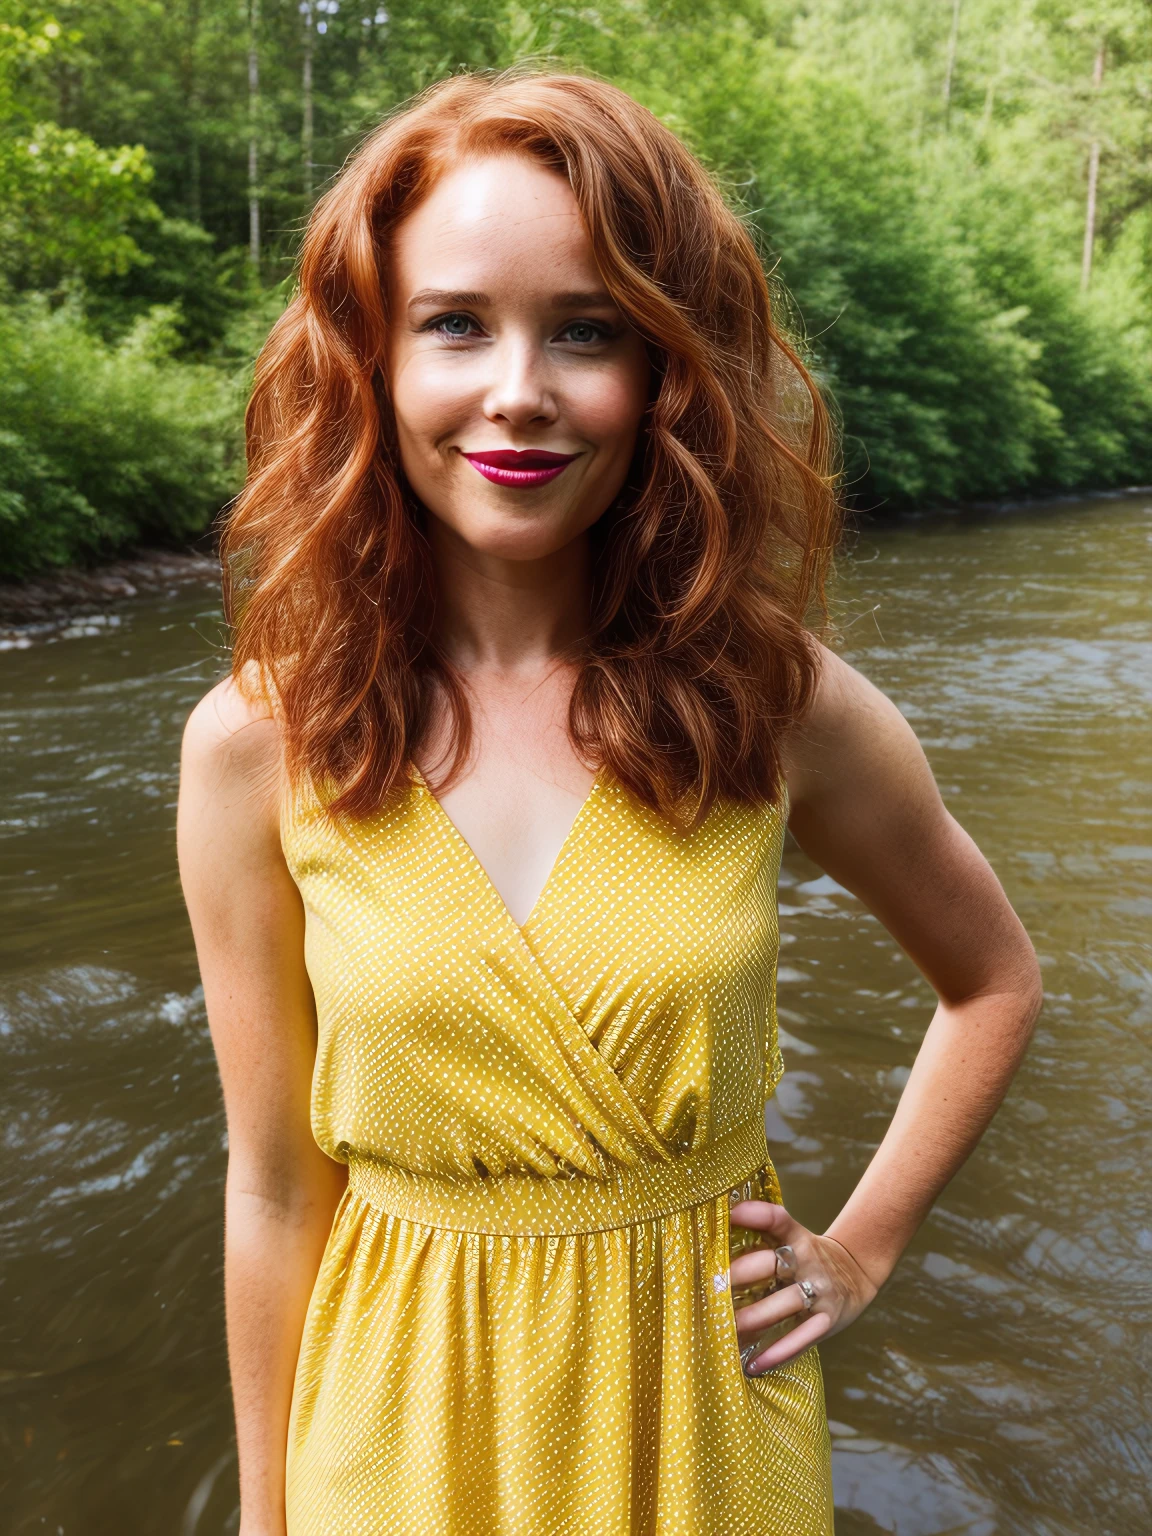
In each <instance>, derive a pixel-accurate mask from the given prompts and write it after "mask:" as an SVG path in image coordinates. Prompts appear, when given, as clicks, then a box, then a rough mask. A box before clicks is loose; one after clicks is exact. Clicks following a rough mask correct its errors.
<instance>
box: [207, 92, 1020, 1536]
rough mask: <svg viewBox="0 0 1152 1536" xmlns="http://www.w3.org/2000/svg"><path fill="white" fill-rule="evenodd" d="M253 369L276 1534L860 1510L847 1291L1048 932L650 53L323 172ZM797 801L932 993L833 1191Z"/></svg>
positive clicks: (216, 911) (265, 1458)
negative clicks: (977, 842) (917, 733)
mask: <svg viewBox="0 0 1152 1536" xmlns="http://www.w3.org/2000/svg"><path fill="white" fill-rule="evenodd" d="M247 425H248V442H249V464H250V467H249V478H248V483H247V485H246V487H245V490H244V492H243V495H242V496H241V497H240V498H239V501H238V503H237V504H236V506H235V508H234V509H233V510H232V512H231V514H230V519H229V522H228V526H227V528H226V530H225V541H224V551H225V566H226V571H227V574H228V585H229V588H230V594H229V596H230V604H231V612H232V614H233V617H234V620H235V625H236V630H235V654H234V669H233V676H232V679H231V680H229V681H227V682H225V683H223V684H221V685H220V686H219V687H217V688H215V689H214V690H213V691H212V692H211V693H210V694H209V695H208V697H207V698H206V699H205V700H204V701H203V702H202V703H201V704H200V705H199V706H198V707H197V709H196V711H195V712H194V713H193V715H192V717H191V719H190V721H189V724H188V728H187V733H186V743H185V755H184V764H183V782H182V789H181V806H180V827H179V836H180V855H181V868H182V877H183V881H184V887H185V892H186V896H187V901H188V906H189V910H190V913H191V917H192V923H193V928H194V931H195V937H196V943H197V948H198V952H199V957H200V964H201V969H202V973H203V977H204V986H205V994H206V998H207V1006H208V1015H209V1019H210V1022H211V1028H212V1033H213V1038H214V1041H215V1045H216V1050H217V1054H218V1058H219V1063H220V1070H221V1075H222V1079H223V1086H224V1095H225V1103H226V1108H227V1116H228V1128H229V1168H228V1186H227V1241H226V1295H227V1314H228V1332H229V1347H230V1356H231V1368H232V1378H233V1387H234V1394H235V1402H236V1417H237V1430H238V1442H239V1455H240V1477H241V1504H242V1522H241V1531H242V1536H270V1533H277V1536H282V1533H284V1532H285V1531H288V1532H291V1533H293V1536H304V1533H308V1536H360V1533H364V1536H367V1533H384V1532H395V1531H405V1532H412V1533H417V1532H428V1533H433V1532H434V1533H444V1536H463V1533H472V1532H475V1533H484V1536H511V1533H513V1532H515V1533H525V1536H527V1533H533V1536H536V1533H540V1536H556V1533H569V1536H618V1533H625V1532H659V1533H663V1536H671V1533H684V1536H721V1533H723V1536H741V1533H749V1536H752V1533H755V1536H775V1533H779V1536H808V1533H817V1532H826V1531H830V1530H831V1528H832V1513H831V1509H832V1501H831V1493H830V1481H829V1449H828V1433H827V1424H826V1420H825V1416H824V1406H823V1395H822V1388H821V1379H820V1370H819V1363H818V1360H817V1357H816V1352H815V1350H814V1349H812V1348H811V1346H812V1345H813V1343H814V1342H815V1341H816V1340H817V1339H820V1338H823V1337H825V1336H827V1335H829V1334H831V1333H833V1332H835V1331H837V1330H838V1329H841V1328H843V1327H845V1326H846V1325H847V1324H848V1323H850V1322H851V1321H852V1320H853V1319H854V1318H856V1317H857V1316H859V1314H860V1312H861V1311H863V1309H864V1308H865V1307H866V1306H867V1305H868V1303H869V1302H870V1301H871V1300H872V1298H873V1297H874V1296H875V1295H876V1292H877V1290H878V1289H879V1287H880V1286H881V1285H883V1283H884V1281H885V1280H886V1279H887V1278H888V1276H889V1274H890V1273H891V1272H892V1269H893V1266H894V1265H895V1263H896V1261H897V1259H898V1258H899V1256H900V1253H901V1251H902V1250H903V1248H904V1247H905V1245H906V1244H907V1242H908V1240H909V1238H910V1237H911V1236H912V1234H913V1233H914V1232H915V1230H916V1228H917V1226H918V1225H919V1223H920V1222H921V1220H922V1219H923V1218H924V1215H925V1214H926V1212H927V1211H928V1209H929V1207H930V1206H931V1204H932V1201H933V1200H934V1199H935V1197H936V1196H937V1194H938V1193H939V1192H940V1190H941V1189H942V1188H943V1186H944V1185H945V1184H946V1182H947V1181H948V1179H949V1178H950V1177H951V1176H952V1174H953V1173H955V1171H956V1169H957V1168H958V1167H959V1166H960V1164H961V1162H962V1161H963V1159H964V1158H965V1156H966V1155H967V1154H968V1152H969V1151H970V1150H971V1148H972V1147H973V1145H974V1144H975V1142H976V1140H977V1139H978V1137H979V1136H980V1134H981V1132H982V1131H983V1129H984V1127H985V1125H986V1124H987V1122H988V1120H989V1118H990V1117H991V1115H992V1114H993V1112H994V1110H995V1108H996V1106H997V1104H998V1103H999V1101H1000V1099H1001V1097H1002V1096H1003V1094H1004V1092H1005V1090H1006V1087H1007V1084H1008V1082H1009V1080H1010V1078H1011V1075H1012V1072H1013V1070H1014V1068H1015V1067H1016V1065H1017V1063H1018V1061H1019V1059H1020V1056H1021V1054H1022V1052H1023V1050H1024V1048H1025V1045H1026V1042H1027V1039H1028V1035H1029V1032H1030V1029H1031V1026H1032V1023H1033V1020H1034V1016H1035V1013H1036V1011H1037V1006H1038V1001H1037V1000H1038V997H1039V983H1038V979H1037V969H1036V963H1035V959H1034V957H1033V954H1032V951H1031V947H1030V945H1029V943H1028V940H1027V938H1026V936H1025V934H1024V932H1023V931H1022V929H1021V927H1020V924H1019V922H1018V921H1017V919H1016V917H1015V915H1014V914H1013V912H1012V910H1011V908H1010V907H1009V905H1008V902H1007V900H1006V899H1005V897H1004V894H1003V892H1002V891H1001V889H1000V886H999V885H998V883H997V881H996V878H995V876H994V875H993V873H992V871H991V870H990V869H989V867H988V865H987V864H986V863H985V861H984V859H983V858H982V857H981V855H980V854H979V852H978V851H977V850H976V848H975V847H974V846H973V844H972V843H971V842H970V841H969V839H968V838H967V837H966V836H965V834H964V833H963V832H962V831H961V830H960V828H959V827H958V826H957V825H956V824H955V822H953V821H952V819H951V818H950V817H949V815H948V814H947V812H946V811H945V810H944V807H943V805H942V803H941V800H940V797H939V795H938V793H937V791H936V788H935V786H934V783H933V781H932V777H931V774H930V772H929V769H928V767H927V765H926V763H925V760H924V757H923V754H922V753H921V751H920V749H919V747H918V745H917V743H916V741H915V738H914V737H913V735H912V733H911V731H910V730H909V729H908V727H907V725H906V724H905V723H904V721H903V720H902V718H901V717H900V715H899V714H898V713H897V711H896V710H895V708H894V707H893V706H892V705H891V704H890V703H888V701H887V700H886V699H884V698H883V697H882V696H881V695H880V694H878V693H877V692H876V690H875V689H874V688H872V687H871V686H870V685H869V684H868V683H867V682H866V681H865V680H864V679H863V678H862V677H860V676H859V675H858V674H857V673H855V672H854V671H853V670H852V669H851V668H850V667H848V666H846V665H845V664H844V663H843V662H841V661H839V660H838V659H837V658H836V657H835V656H834V655H833V654H832V653H831V652H830V651H828V650H826V649H825V648H824V647H823V646H821V645H820V644H819V643H818V641H817V640H816V639H814V638H813V637H812V636H811V635H810V634H809V633H808V632H807V631H806V629H805V617H806V615H807V614H809V613H810V612H811V611H812V609H813V605H816V608H817V610H818V607H819V603H820V600H821V593H822V581H823V576H824V572H825V569H826V566H827V563H828V560H829V556H830V552H831V547H832V543H833V535H834V528H835V495H834V489H833V482H832V478H831V476H830V474H829V470H828V458H829V435H828V429H827V418H826V415H825V412H824V409H823V407H822V405H821V402H820V399H819V396H818V395H817V393H816V391H815V389H814V388H813V386H812V385H811V383H810V381H809V379H808V376H807V374H806V373H805V372H804V369H803V368H802V366H801V365H800V363H799V362H798V360H797V358H796V357H795V355H794V354H793V352H792V351H791V350H790V349H789V347H788V346H787V344H786V343H785V341H784V340H783V339H782V337H781V335H780V334H779V333H778V331H777V330H776V329H775V328H774V325H773V322H772V317H771V312H770V306H769V295H768V289H767V287H766V284H765V280H764V277H763V273H762V270H761V267H760V265H759V263H758V261H757V259H756V254H755V250H754V247H753V245H752V243H751V241H750V240H749V237H748V235H747V233H746V231H745V229H744V228H743V226H742V225H741V223H740V222H739V221H738V220H737V219H736V218H735V217H734V216H733V215H732V214H731V213H730V212H729V211H728V209H727V208H726V207H725V204H724V202H723V200H722V198H721V197H720V196H719V194H718V192H717V191H716V189H715V188H714V186H713V185H712V183H711V182H710V181H709V179H708V177H707V176H706V174H705V173H704V171H703V170H702V168H701V167H700V165H699V164H698V163H697V162H696V161H695V160H694V159H693V157H692V156H691V155H690V154H689V153H688V152H687V150H686V149H685V148H684V147H683V146H682V145H681V144H680V143H679V142H678V141H677V140H676V138H675V137H674V136H673V135H672V134H671V133H669V132H668V131H667V130H666V129H665V128H663V127H662V126H661V125H660V124H659V122H658V121H657V120H656V119H655V118H654V117H652V116H651V115H650V114H649V113H648V112H646V111H645V110H644V109H642V108H641V107H639V106H637V105H636V104H635V103H634V102H633V101H632V100H631V99H630V98H629V97H627V96H626V95H624V94H623V93H622V92H620V91H618V90H616V89H614V88H613V87H610V86H607V85H604V84H601V83H598V82H595V81H591V80H586V79H581V78H577V77H571V76H556V75H532V74H527V75H525V74H516V73H513V74H511V75H505V76H500V77H496V78H487V77H484V78H480V77H457V78H453V79H451V80H449V81H447V82H444V83H443V84H441V85H439V86H437V87H435V88H434V89H432V90H431V91H429V92H427V93H426V94H425V95H424V96H423V97H421V98H420V99H419V100H418V101H417V102H416V104H415V105H414V106H413V107H411V108H410V109H409V110H408V111H406V112H404V113H402V114H400V115H399V116H397V117H395V118H393V119H392V120H391V121H389V122H388V123H386V124H385V125H384V126H383V127H382V128H381V129H380V130H379V131H378V132H376V133H375V134H374V135H373V136H372V137H371V138H369V139H368V141H367V142H366V143H365V145H364V146H363V147H362V149H361V150H360V152H359V153H358V155H357V156H356V157H355V158H354V159H353V161H352V162H351V163H350V165H349V166H348V167H347V168H346V169H345V171H344V172H343V174H342V176H341V177H340V178H339V179H338V180H337V182H336V183H335V185H334V186H333V187H332V189H331V190H330V191H329V192H328V194H327V195H326V196H325V197H324V198H323V200H322V201H321V203H320V204H319V206H318V207H317V208H316V210H315V212H314V214H313V215H312V218H311V220H310V223H309V226H308V231H307V235H306V238H305V242H304V249H303V255H302V261H301V268H300V289H299V294H298V296H297V297H296V298H295V299H294V300H293V302H292V304H291V305H290V306H289V308H288V310H287V311H286V313H285V314H284V316H283V317H282V318H281V320H280V321H279V322H278V323H277V325H276V327H275V328H274V330H273V332H272V335H271V337H270V338H269V340H268V342H267V344H266V346H265V348H264V350H263V352H262V354H261V357H260V361H259V366H258V369H257V377H256V384H255V390H254V394H253V397H252V402H251V405H250V408H249V413H248V422H247ZM786 820H787V824H788V826H790V828H791V829H792V831H793V833H794V834H795V836H796V838H797V840H798V842H799V843H800V845H801V846H802V847H803V848H804V849H805V851H806V852H807V853H808V854H810V855H811V856H812V857H813V858H814V859H816V860H817V861H818V862H819V863H820V864H821V865H822V866H823V867H824V868H825V869H826V870H828V871H829V872H830V873H831V874H832V875H833V876H834V878H835V879H837V880H838V881H840V882H841V884H843V885H844V886H846V887H847V888H848V889H850V890H852V891H854V892H855V893H856V894H857V895H858V896H860V897H861V898H862V899H863V900H864V901H865V902H866V903H867V904H868V905H869V907H870V908H871V909H872V911H873V912H875V913H876V914H877V916H878V917H879V918H880V920H881V921H882V922H883V923H884V924H885V925H886V926H887V928H888V929H889V931H890V932H891V933H892V934H893V935H894V936H895V937H896V939H897V940H898V941H899V942H900V944H901V945H902V946H903V947H904V949H905V950H906V951H907V952H908V954H910V955H911V956H912V958H913V960H914V961H915V962H916V963H917V965H918V966H919V967H920V969H921V970H922V971H923V973H924V974H925V976H927V977H928V979H929V980H930V982H931V983H932V985H933V987H934V988H935V991H936V993H937V995H938V998H939V1006H938V1008H937V1010H936V1014H935V1017H934V1018H933V1020H932V1023H931V1025H930V1027H929V1030H928V1034H927V1036H926V1038H925V1042H924V1045H923V1047H922V1049H921V1051H920V1054H919V1056H918V1058H917V1061H916V1065H915V1068H914V1070H913V1072H912V1075H911V1078H910V1080H909V1083H908V1085H907V1088H906V1089H905V1092H904V1095H903V1097H902V1099H901V1102H900V1106H899V1109H898V1111H897V1113H896V1115H895V1117H894V1119H893V1122H892V1125H891V1127H890V1129H889V1130H888V1132H887V1135H886V1136H885V1138H884V1141H883V1142H882V1144H881V1146H880V1148H879V1150H878V1152H877V1153H876V1156H875V1158H874V1160H873V1161H872V1163H871V1165H870V1166H869V1168H868V1170H867V1172H866V1173H865V1175H864V1177H863V1178H862V1180H861V1181H860V1184H859V1186H858V1187H857V1189H856V1191H855V1192H854V1194H853V1195H852V1197H851V1199H850V1200H849V1201H848V1203H847V1205H846V1206H845V1207H844V1209H843V1210H842V1211H841V1213H840V1214H839V1216H838V1217H837V1218H836V1220H835V1221H834V1222H833V1224H832V1226H831V1227H830V1228H829V1230H828V1231H827V1232H826V1233H823V1234H818V1233H815V1232H811V1231H808V1230H807V1229H806V1228H804V1227H803V1226H802V1225H801V1224H800V1223H799V1222H797V1221H795V1220H794V1219H793V1218H792V1217H791V1216H790V1215H789V1214H788V1212H787V1211H786V1210H785V1208H784V1207H783V1206H782V1204H781V1203H780V1194H779V1190H778V1187H777V1185H776V1182H775V1176H774V1174H773V1172H772V1168H771V1164H770V1162H769V1160H768V1154H767V1147H766V1144H765V1141H764V1125H763V1106H764V1101H765V1099H766V1098H767V1097H768V1096H770V1095H771V1093H772V1092H773V1090H774V1088H775V1085H776V1082H777V1081H778V1078H779V1075H780V1072H781V1071H782V1064H781V1063H780V1060H779V1055H778V1052H777V1049H776V1035H775V1015H774V979H775V963H776V953H777V943H778V937H777V926H776V910H775V882H776V874H777V870H778V866H779V858H780V849H781V841H782V838H783V833H784V826H785V821H786ZM732 1202H734V1203H732ZM730 1222H731V1226H730ZM730 1236H731V1246H730ZM741 1249H743V1250H744V1251H740V1250H741ZM734 1254H735V1256H734V1257H733V1255H734ZM732 1286H736V1287H738V1288H740V1289H741V1291H742V1295H741V1296H740V1297H739V1298H737V1303H738V1304H737V1303H734V1298H733V1295H732V1290H731V1287H732ZM783 1324H792V1325H794V1326H792V1327H791V1328H790V1330H786V1331H783V1332H782V1330H781V1325H783Z"/></svg>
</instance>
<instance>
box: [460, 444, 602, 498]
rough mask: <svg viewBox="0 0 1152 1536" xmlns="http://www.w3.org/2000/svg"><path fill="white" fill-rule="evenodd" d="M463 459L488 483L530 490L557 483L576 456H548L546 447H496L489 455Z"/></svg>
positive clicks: (556, 454) (561, 454)
mask: <svg viewBox="0 0 1152 1536" xmlns="http://www.w3.org/2000/svg"><path fill="white" fill-rule="evenodd" d="M464 457H465V458H466V459H467V460H468V462H469V464H471V466H472V468H473V469H478V470H479V471H480V473H481V474H482V475H483V476H484V478H485V480H491V481H492V482H493V483H494V484H495V485H510V486H514V487H517V488H519V489H527V488H528V487H529V486H533V485H547V483H548V481H549V480H555V478H556V476H557V475H559V474H561V473H563V471H564V470H565V469H566V468H567V467H568V465H569V464H571V462H572V460H573V459H574V458H575V457H576V455H575V454H574V453H546V452H545V451H544V449H543V448H524V449H519V448H495V449H493V450H492V451H491V452H489V453H466V454H465V455H464Z"/></svg>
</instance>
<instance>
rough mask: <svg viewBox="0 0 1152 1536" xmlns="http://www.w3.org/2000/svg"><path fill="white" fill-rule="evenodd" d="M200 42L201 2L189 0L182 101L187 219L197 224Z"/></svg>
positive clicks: (198, 196) (198, 207)
mask: <svg viewBox="0 0 1152 1536" xmlns="http://www.w3.org/2000/svg"><path fill="white" fill-rule="evenodd" d="M199 39H200V0H189V4H188V29H187V33H186V38H185V47H184V101H185V108H186V111H187V113H188V217H189V218H190V219H191V220H192V222H193V223H194V224H199V222H200V217H201V213H202V208H201V190H200V72H199V70H198V68H197V58H196V45H197V43H198V42H199Z"/></svg>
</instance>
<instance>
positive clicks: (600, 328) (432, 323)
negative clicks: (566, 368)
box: [420, 309, 614, 346]
mask: <svg viewBox="0 0 1152 1536" xmlns="http://www.w3.org/2000/svg"><path fill="white" fill-rule="evenodd" d="M457 318H459V319H461V320H468V321H471V323H472V324H473V325H475V324H477V321H476V320H475V319H474V318H473V316H472V315H468V314H465V313H464V311H463V310H458V309H454V310H452V311H450V313H448V314H446V315H437V316H436V317H435V319H433V320H428V321H426V322H425V324H424V325H422V326H421V327H420V329H421V330H422V331H431V332H434V333H435V334H437V335H438V336H439V337H440V338H441V340H443V341H448V342H452V341H471V339H472V338H471V336H470V335H467V334H464V335H461V334H460V333H459V332H456V331H446V330H444V328H443V327H444V323H445V321H447V320H455V319H457ZM574 325H586V326H588V328H589V329H590V330H592V331H594V332H595V333H596V334H595V335H594V336H593V337H592V338H591V341H585V342H575V343H574V345H575V346H591V345H593V343H595V342H597V341H608V340H609V339H610V338H611V337H612V335H613V334H614V333H613V331H612V329H611V327H610V326H607V325H603V324H601V323H600V322H599V321H597V320H569V322H568V324H567V325H566V326H565V327H564V329H565V330H566V331H567V330H571V329H572V327H573V326H574Z"/></svg>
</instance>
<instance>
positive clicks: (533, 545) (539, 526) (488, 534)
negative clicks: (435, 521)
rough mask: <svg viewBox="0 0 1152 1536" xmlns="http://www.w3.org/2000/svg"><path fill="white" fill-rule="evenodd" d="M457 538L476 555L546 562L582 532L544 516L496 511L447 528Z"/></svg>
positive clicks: (565, 523) (553, 518) (453, 523)
mask: <svg viewBox="0 0 1152 1536" xmlns="http://www.w3.org/2000/svg"><path fill="white" fill-rule="evenodd" d="M449 526H450V527H451V528H452V531H453V532H454V533H455V535H456V537H457V538H458V539H460V540H461V541H462V542H463V543H464V544H466V545H467V546H468V548H469V549H473V550H475V551H476V553H477V554H480V555H488V556H490V557H491V558H493V559H498V560H546V559H547V558H548V556H549V555H554V554H556V553H557V552H558V551H559V550H561V549H563V548H564V547H565V545H567V544H570V543H571V542H572V540H573V539H575V538H577V537H579V535H580V533H581V532H582V531H583V530H582V529H580V528H578V527H577V528H573V527H571V526H570V525H569V524H568V523H567V522H561V521H559V520H558V519H556V518H555V516H553V517H548V516H547V515H539V516H536V517H534V516H532V514H531V513H527V512H523V513H521V514H520V515H519V516H518V517H517V516H515V515H510V514H509V513H507V512H496V511H493V513H492V514H491V515H490V516H488V517H484V518H476V517H475V516H473V517H469V518H468V519H467V520H463V519H462V520H460V521H458V522H457V521H453V522H452V523H450V525H449Z"/></svg>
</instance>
